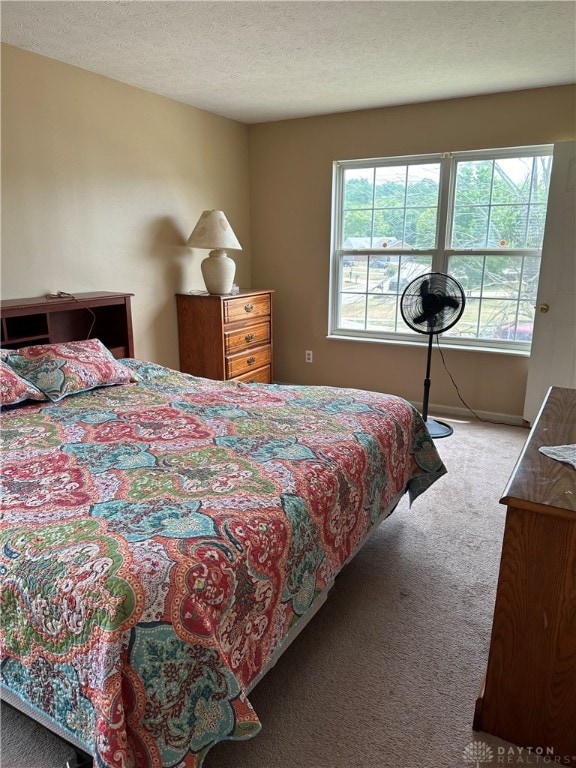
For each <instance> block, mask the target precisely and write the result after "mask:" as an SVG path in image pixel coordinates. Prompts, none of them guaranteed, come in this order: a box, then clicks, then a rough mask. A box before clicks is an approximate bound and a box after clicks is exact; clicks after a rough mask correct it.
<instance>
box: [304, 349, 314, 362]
mask: <svg viewBox="0 0 576 768" xmlns="http://www.w3.org/2000/svg"><path fill="white" fill-rule="evenodd" d="M313 358H314V355H313V354H312V350H311V349H307V350H306V362H307V363H313V362H314V359H313Z"/></svg>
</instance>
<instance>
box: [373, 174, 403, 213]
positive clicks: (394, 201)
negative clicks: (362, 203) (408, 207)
mask: <svg viewBox="0 0 576 768" xmlns="http://www.w3.org/2000/svg"><path fill="white" fill-rule="evenodd" d="M405 194H406V166H405V165H398V166H392V167H390V168H376V188H375V196H374V205H375V206H376V207H377V208H404V197H405Z"/></svg>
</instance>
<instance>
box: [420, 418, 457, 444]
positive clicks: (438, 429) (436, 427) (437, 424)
mask: <svg viewBox="0 0 576 768" xmlns="http://www.w3.org/2000/svg"><path fill="white" fill-rule="evenodd" d="M426 426H427V427H428V432H430V437H431V438H432V439H433V440H439V439H440V438H441V437H450V435H451V434H452V433H453V432H454V430H453V428H452V427H451V426H450V425H449V424H445V423H444V422H443V421H436V420H435V419H426Z"/></svg>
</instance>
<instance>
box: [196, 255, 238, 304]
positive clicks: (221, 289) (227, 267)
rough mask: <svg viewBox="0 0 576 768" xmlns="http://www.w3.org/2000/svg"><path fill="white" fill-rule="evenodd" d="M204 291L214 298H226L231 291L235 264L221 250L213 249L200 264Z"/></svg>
mask: <svg viewBox="0 0 576 768" xmlns="http://www.w3.org/2000/svg"><path fill="white" fill-rule="evenodd" d="M200 269H201V270H202V277H203V278H204V283H205V285H206V290H207V291H208V293H211V294H213V295H215V296H226V295H227V294H229V293H230V291H231V290H232V283H233V282H234V275H235V274H236V264H235V262H234V261H233V260H232V259H231V258H230V257H229V256H228V254H227V253H226V251H225V250H223V249H222V248H215V249H214V250H213V251H210V254H209V255H208V256H207V258H205V259H204V260H203V261H202V263H201V264H200Z"/></svg>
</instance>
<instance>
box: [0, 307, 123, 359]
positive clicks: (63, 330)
mask: <svg viewBox="0 0 576 768" xmlns="http://www.w3.org/2000/svg"><path fill="white" fill-rule="evenodd" d="M133 295H134V294H132V293H114V292H91V293H76V294H73V295H70V296H68V295H64V296H58V297H57V298H47V297H46V296H38V297H32V298H26V299H4V300H2V302H0V311H1V316H2V322H1V332H2V336H1V340H0V346H2V347H7V348H9V349H19V348H20V347H26V346H30V345H33V344H55V343H60V342H65V341H81V340H82V339H87V338H88V337H90V338H97V339H100V341H101V342H102V343H103V344H104V345H105V346H106V347H108V349H109V350H110V351H111V352H112V354H113V355H114V357H117V358H119V357H134V339H133V332H132V313H131V307H130V299H131V297H132V296H133Z"/></svg>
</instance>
